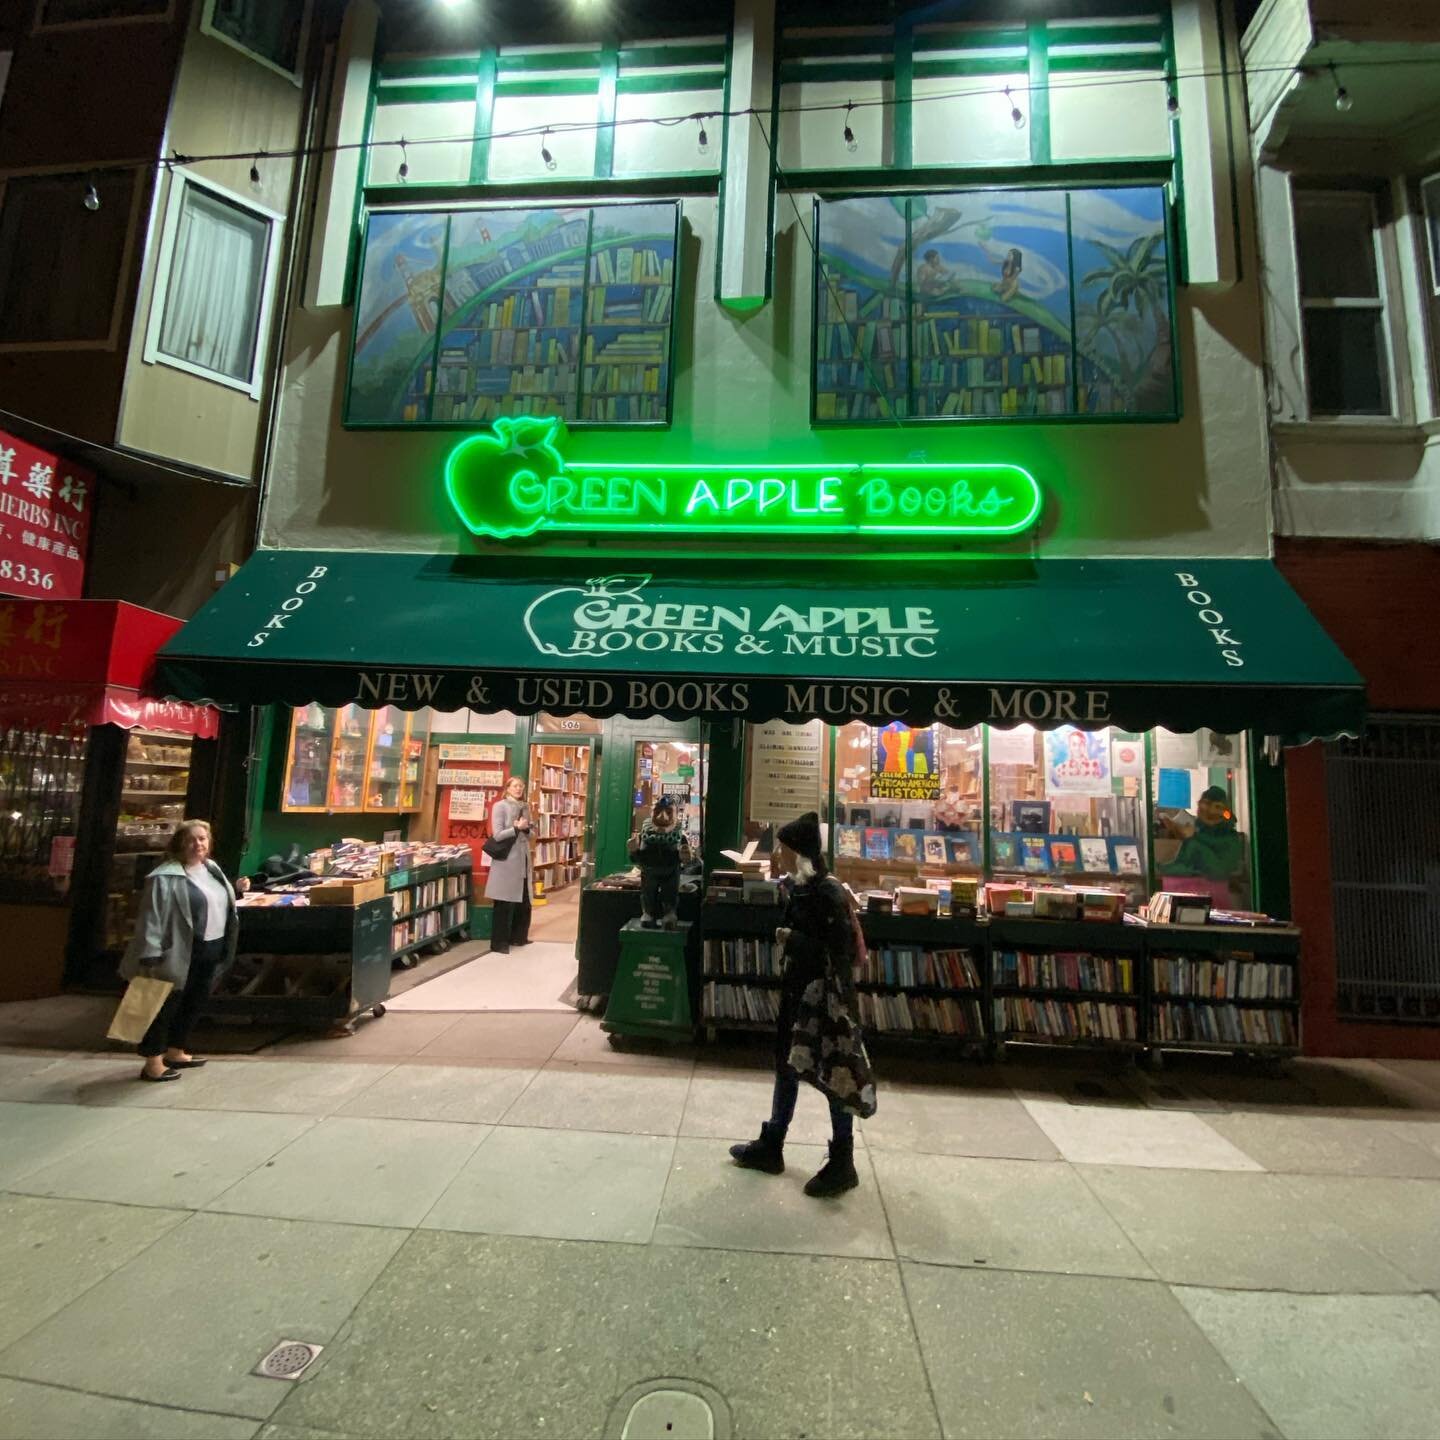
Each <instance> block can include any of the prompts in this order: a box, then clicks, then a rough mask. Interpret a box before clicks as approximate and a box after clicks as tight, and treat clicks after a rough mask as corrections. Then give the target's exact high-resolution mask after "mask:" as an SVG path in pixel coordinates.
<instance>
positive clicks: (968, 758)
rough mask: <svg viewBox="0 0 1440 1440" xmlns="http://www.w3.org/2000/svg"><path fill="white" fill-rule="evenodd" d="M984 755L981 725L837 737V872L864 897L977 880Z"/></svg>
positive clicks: (867, 729) (898, 728)
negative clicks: (925, 883) (950, 879)
mask: <svg viewBox="0 0 1440 1440" xmlns="http://www.w3.org/2000/svg"><path fill="white" fill-rule="evenodd" d="M982 748H983V742H982V740H981V731H980V727H979V726H975V727H974V728H973V729H969V730H956V729H952V728H951V727H950V726H948V725H923V726H917V727H913V728H912V727H911V726H908V725H904V724H901V723H899V722H898V721H897V722H895V723H893V724H890V725H885V726H871V725H866V724H864V723H863V722H860V721H856V722H854V723H852V724H850V725H846V726H845V727H844V728H843V729H841V730H840V731H838V732H837V734H836V755H835V767H836V772H837V773H836V786H835V803H836V830H835V873H836V874H837V875H838V876H839V877H840V878H841V879H842V880H845V881H846V882H847V883H849V884H850V885H852V886H855V887H857V888H858V887H861V886H864V887H866V888H868V889H875V888H881V889H892V888H894V886H896V885H911V884H914V883H916V881H917V880H919V879H921V878H922V877H929V878H932V879H938V878H940V877H943V876H955V875H978V874H980V871H981V866H982V864H983V863H984V855H983V853H982V849H981V819H982V816H983V814H984V810H983V805H982V800H981V788H980V776H981V756H982Z"/></svg>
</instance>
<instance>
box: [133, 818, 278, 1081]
mask: <svg viewBox="0 0 1440 1440" xmlns="http://www.w3.org/2000/svg"><path fill="white" fill-rule="evenodd" d="M210 844H211V839H210V827H209V826H208V825H207V824H206V823H205V822H204V821H203V820H183V821H181V823H180V825H179V827H178V828H177V829H176V831H175V833H174V834H173V835H172V836H171V837H170V844H169V845H168V846H167V847H166V850H165V859H164V860H163V861H162V862H161V863H160V864H159V865H157V866H156V867H155V868H154V869H153V870H152V871H151V872H150V874H149V875H148V876H146V878H145V894H144V896H143V898H142V899H141V901H140V916H139V919H138V920H137V921H136V923H135V934H134V935H133V936H132V937H131V940H130V944H129V946H128V948H127V949H126V951H125V958H124V959H123V960H122V961H121V962H120V975H121V978H122V979H125V980H133V979H134V978H135V977H136V976H137V975H144V976H146V977H147V978H148V979H151V980H168V981H170V983H171V984H172V985H173V986H174V987H175V988H174V989H173V990H171V992H170V993H169V995H167V996H166V997H165V1003H164V1004H163V1005H162V1006H161V1007H160V1011H159V1014H157V1015H156V1016H155V1019H154V1020H153V1021H152V1022H151V1025H150V1028H149V1029H148V1030H147V1031H146V1032H145V1038H144V1039H143V1040H141V1042H140V1045H139V1050H140V1054H141V1055H143V1056H144V1057H145V1068H144V1069H143V1070H141V1072H140V1079H142V1080H178V1079H179V1078H180V1072H181V1071H182V1070H194V1069H198V1068H199V1067H200V1066H201V1065H203V1064H204V1063H205V1062H204V1061H203V1060H197V1059H196V1058H195V1057H194V1056H193V1055H192V1054H191V1053H190V1052H189V1051H188V1050H187V1049H186V1048H185V1047H186V1043H187V1041H188V1040H189V1038H190V1030H191V1027H192V1026H193V1025H194V1024H195V1021H196V1019H197V1017H198V1016H199V1014H200V1010H201V1008H202V1007H203V1006H204V1004H205V1000H206V997H207V996H208V995H209V994H210V990H211V987H212V986H213V985H214V983H215V976H216V975H217V974H218V973H219V972H220V971H221V970H222V969H223V968H224V967H225V966H227V965H228V964H229V963H230V962H231V961H232V960H233V959H234V958H235V945H236V941H237V940H238V939H239V935H240V917H239V915H238V913H237V912H236V909H235V891H234V889H232V888H231V885H230V882H229V881H228V880H227V879H226V878H225V872H224V871H223V870H221V868H220V867H219V866H218V865H217V864H216V863H215V862H214V861H213V860H212V859H211V858H210ZM249 888H250V882H249V881H248V880H245V879H243V878H242V879H241V881H240V882H239V889H240V893H241V894H243V893H244V892H245V891H246V890H248V889H249Z"/></svg>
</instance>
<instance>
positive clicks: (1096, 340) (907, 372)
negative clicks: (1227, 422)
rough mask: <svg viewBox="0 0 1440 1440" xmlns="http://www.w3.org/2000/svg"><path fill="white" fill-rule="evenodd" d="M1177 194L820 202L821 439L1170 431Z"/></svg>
mask: <svg viewBox="0 0 1440 1440" xmlns="http://www.w3.org/2000/svg"><path fill="white" fill-rule="evenodd" d="M1167 204H1168V202H1167V200H1166V195H1165V191H1164V189H1163V187H1160V186H1155V185H1134V186H1118V187H1113V188H1107V189H1088V188H1086V189H1075V190H1065V191H1061V190H1033V189H1023V188H1016V189H1013V190H1012V189H977V190H967V191H946V192H942V193H938V194H934V195H914V194H912V195H908V196H901V195H864V196H849V197H842V198H837V199H834V200H818V201H817V202H816V207H815V235H816V240H817V245H818V250H819V257H818V261H817V264H816V277H817V278H816V292H815V346H814V376H813V383H814V391H813V397H814V399H813V415H814V420H815V423H816V424H827V423H828V424H850V423H869V422H885V421H893V420H894V419H896V418H901V417H905V416H910V417H912V418H915V419H922V420H966V419H975V420H984V421H991V420H1003V419H1012V418H1020V419H1044V418H1057V419H1063V418H1065V417H1067V416H1074V415H1112V416H1135V417H1145V418H1149V419H1171V418H1174V417H1175V416H1176V415H1177V414H1178V406H1179V399H1178V393H1177V389H1176V373H1175V365H1174V338H1173V324H1172V311H1173V303H1172V296H1171V290H1172V286H1173V283H1174V276H1173V265H1172V259H1173V257H1172V255H1171V247H1170V244H1169V233H1168V221H1167Z"/></svg>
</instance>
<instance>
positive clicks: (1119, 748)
mask: <svg viewBox="0 0 1440 1440" xmlns="http://www.w3.org/2000/svg"><path fill="white" fill-rule="evenodd" d="M1110 773H1111V774H1112V775H1118V776H1120V777H1121V778H1122V779H1123V778H1125V777H1127V776H1131V777H1135V776H1143V775H1144V774H1145V741H1144V740H1143V739H1142V738H1141V737H1140V736H1139V735H1112V736H1111V740H1110Z"/></svg>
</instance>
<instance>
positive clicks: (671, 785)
mask: <svg viewBox="0 0 1440 1440" xmlns="http://www.w3.org/2000/svg"><path fill="white" fill-rule="evenodd" d="M708 751H709V747H708V746H706V745H702V744H700V743H698V742H696V741H690V740H637V741H636V742H635V758H634V768H633V770H632V771H631V801H630V803H631V807H632V814H631V823H630V833H631V834H632V835H633V834H634V833H635V832H636V831H638V830H639V829H640V826H641V824H642V823H643V822H644V820H645V819H646V818H647V817H648V816H649V814H650V812H651V811H652V810H653V808H654V806H655V802H656V801H657V800H658V799H659V798H660V797H661V796H662V795H668V796H669V797H670V798H671V799H672V800H673V801H674V803H675V823H676V824H677V825H678V826H679V827H680V828H681V829H682V830H683V831H684V832H685V836H686V838H687V839H688V840H689V841H690V844H691V846H692V847H693V848H694V849H695V851H696V853H697V854H698V853H699V850H700V846H701V836H702V831H703V829H704V807H705V767H706V763H707V761H708V759H709V754H708Z"/></svg>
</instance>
